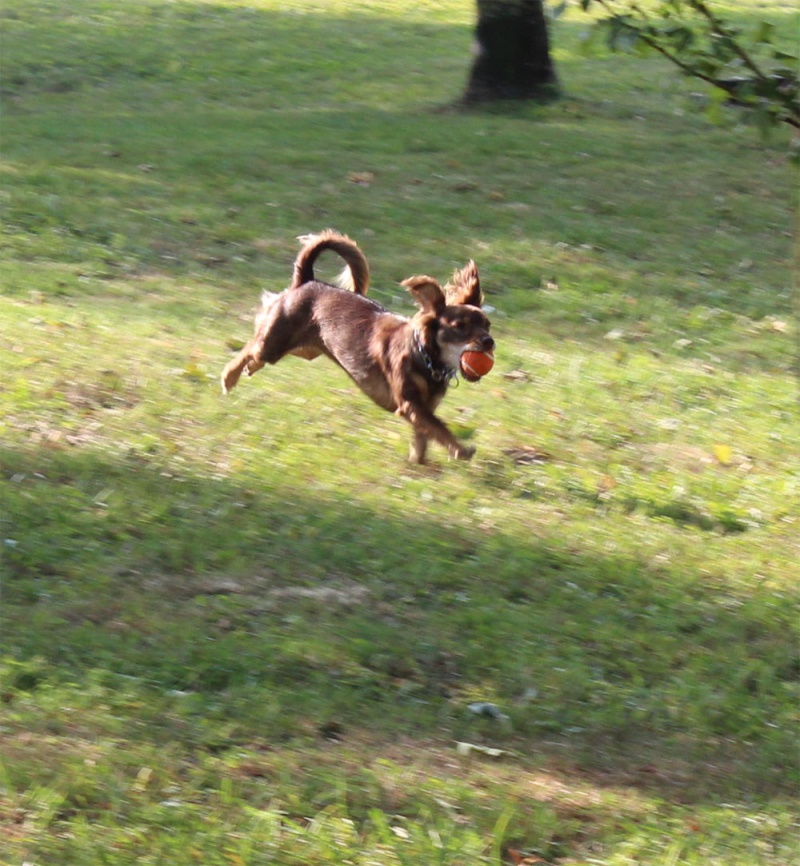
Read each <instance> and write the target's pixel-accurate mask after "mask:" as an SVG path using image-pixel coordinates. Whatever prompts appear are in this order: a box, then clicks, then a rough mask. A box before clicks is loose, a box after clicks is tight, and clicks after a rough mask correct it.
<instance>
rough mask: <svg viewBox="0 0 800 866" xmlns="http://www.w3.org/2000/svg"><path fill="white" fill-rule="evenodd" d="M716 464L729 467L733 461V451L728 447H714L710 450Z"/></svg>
mask: <svg viewBox="0 0 800 866" xmlns="http://www.w3.org/2000/svg"><path fill="white" fill-rule="evenodd" d="M712 451H713V452H714V456H715V457H716V458H717V462H718V463H721V464H722V465H723V466H730V465H731V461H732V460H733V449H732V448H731V446H730V445H715V446H714V447H713V449H712Z"/></svg>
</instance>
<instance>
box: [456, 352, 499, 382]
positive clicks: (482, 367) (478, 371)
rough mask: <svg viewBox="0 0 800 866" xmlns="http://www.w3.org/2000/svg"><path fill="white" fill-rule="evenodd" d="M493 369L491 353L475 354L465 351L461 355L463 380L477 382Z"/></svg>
mask: <svg viewBox="0 0 800 866" xmlns="http://www.w3.org/2000/svg"><path fill="white" fill-rule="evenodd" d="M492 367H494V355H493V354H492V353H491V352H475V351H472V350H471V349H467V350H466V351H465V352H462V353H461V372H462V373H463V374H464V378H465V379H468V380H469V381H471V382H477V381H478V379H480V378H481V377H482V376H485V375H486V374H487V373H488V372H489V370H491V369H492Z"/></svg>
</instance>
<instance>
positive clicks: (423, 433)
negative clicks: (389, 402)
mask: <svg viewBox="0 0 800 866" xmlns="http://www.w3.org/2000/svg"><path fill="white" fill-rule="evenodd" d="M397 414H398V415H400V416H401V417H403V418H405V419H406V420H407V421H408V422H409V423H410V424H411V426H412V427H413V428H414V442H413V444H412V446H411V460H412V462H416V463H423V462H424V461H425V446H427V442H428V438H429V437H431V438H433V439H435V440H436V441H437V442H439V443H441V444H442V445H444V447H445V448H447V452H448V454H449V455H450V456H451V457H455V458H456V459H458V460H469V459H471V457H472V455H473V454H474V453H475V449H474V448H472V447H470V446H469V445H462V444H461V443H460V442H459V441H458V439H456V437H455V436H453V434H452V433H451V432H450V431H449V430H448V429H447V427H446V426H445V424H444V423H443V422H442V421H440V420H439V419H438V418H437V417H436V415H434V414H433V412H432V411H431V410H430V409H429V408H428V407H427V406H426V405H425V404H424V403H423V402H422V401H421V400H419V399H405V400H403V401H401V402H400V405H399V406H398V408H397ZM420 446H422V448H421V452H422V453H421V455H420Z"/></svg>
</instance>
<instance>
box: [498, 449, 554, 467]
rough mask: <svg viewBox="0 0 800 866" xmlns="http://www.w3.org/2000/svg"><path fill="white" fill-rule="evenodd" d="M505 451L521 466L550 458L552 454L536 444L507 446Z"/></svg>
mask: <svg viewBox="0 0 800 866" xmlns="http://www.w3.org/2000/svg"><path fill="white" fill-rule="evenodd" d="M503 453H504V454H505V455H506V456H507V457H510V458H511V459H512V460H513V461H514V462H515V463H516V464H518V465H519V466H532V465H534V464H536V463H546V462H547V461H548V460H550V455H549V454H548V453H547V452H546V451H540V450H539V449H538V448H536V447H535V446H534V445H518V446H516V447H515V448H506V450H505V451H504V452H503Z"/></svg>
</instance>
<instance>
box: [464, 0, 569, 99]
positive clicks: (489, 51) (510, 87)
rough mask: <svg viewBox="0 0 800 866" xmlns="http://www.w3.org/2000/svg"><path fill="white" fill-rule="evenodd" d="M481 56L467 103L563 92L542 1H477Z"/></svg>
mask: <svg viewBox="0 0 800 866" xmlns="http://www.w3.org/2000/svg"><path fill="white" fill-rule="evenodd" d="M477 2H478V25H477V27H476V31H475V36H476V41H477V56H476V58H475V62H474V63H473V66H472V72H471V74H470V78H469V82H468V83H467V87H466V90H465V92H464V96H463V101H464V102H465V103H467V104H470V103H477V102H491V101H494V100H499V99H531V100H537V101H540V102H543V101H547V100H550V99H555V98H556V97H557V96H558V95H559V86H558V78H557V77H556V72H555V68H554V67H553V62H552V60H551V58H550V39H549V34H548V32H547V20H546V19H545V15H544V7H543V3H542V0H477Z"/></svg>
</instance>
